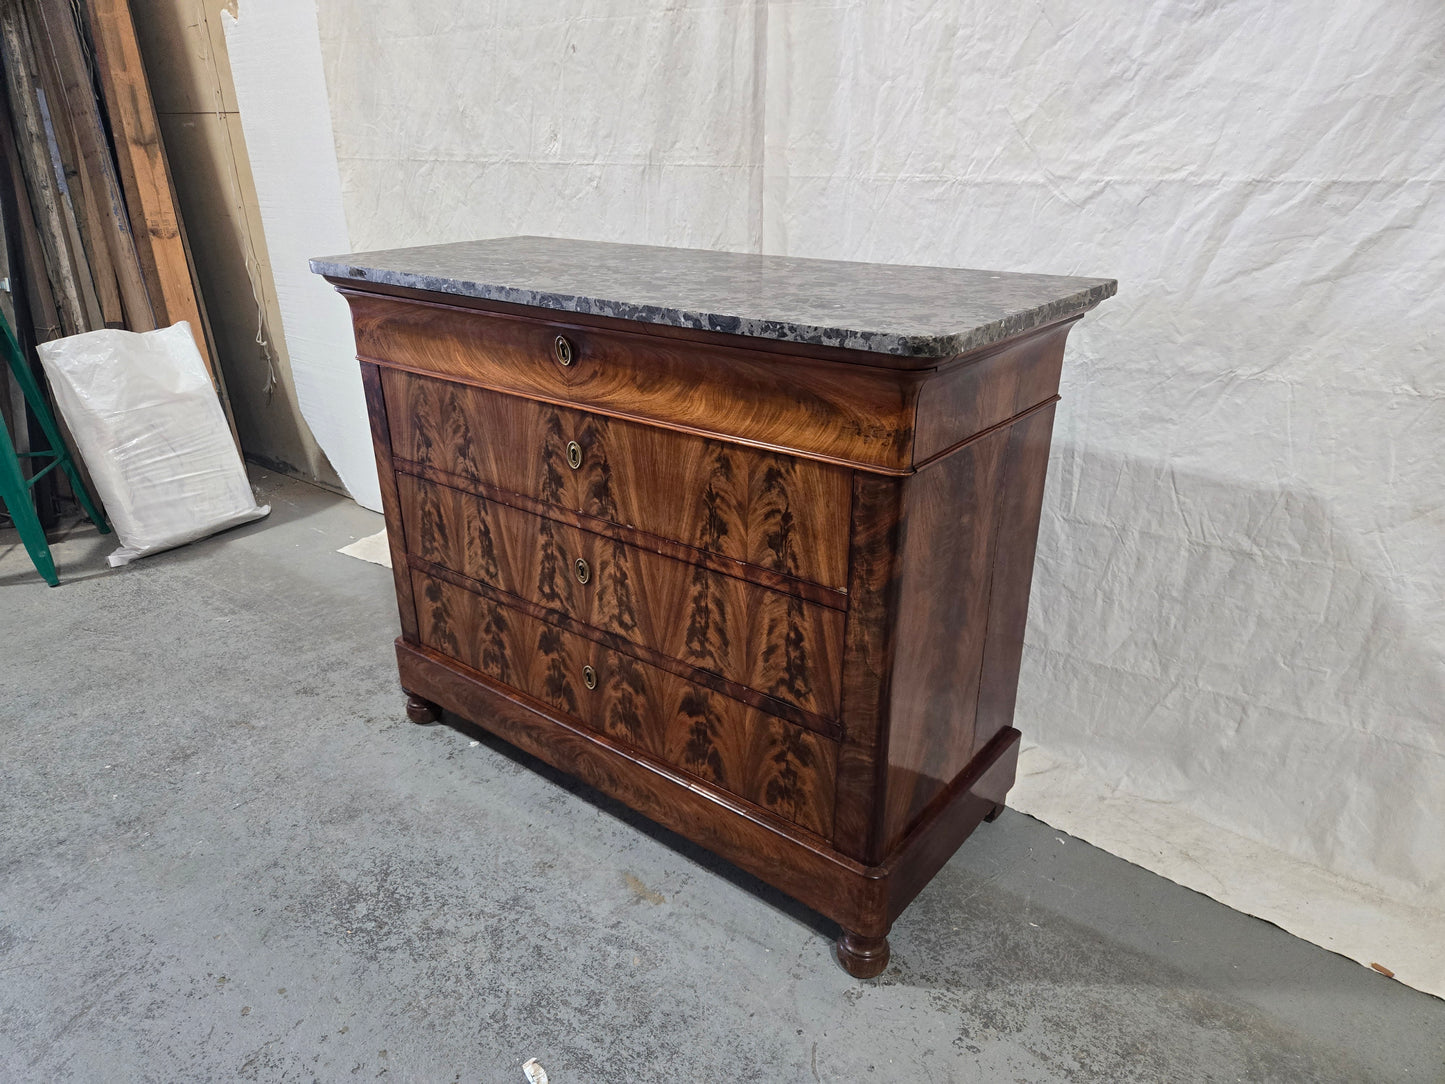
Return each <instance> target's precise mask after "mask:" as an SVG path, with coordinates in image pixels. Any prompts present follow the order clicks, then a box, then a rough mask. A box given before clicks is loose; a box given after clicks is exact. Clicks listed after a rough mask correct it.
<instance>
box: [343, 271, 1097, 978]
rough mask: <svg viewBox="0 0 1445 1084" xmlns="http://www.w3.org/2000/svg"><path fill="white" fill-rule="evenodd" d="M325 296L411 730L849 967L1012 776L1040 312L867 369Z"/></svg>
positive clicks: (1039, 474) (1038, 493)
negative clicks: (714, 868)
mask: <svg viewBox="0 0 1445 1084" xmlns="http://www.w3.org/2000/svg"><path fill="white" fill-rule="evenodd" d="M343 286H344V289H343V292H344V293H346V294H347V295H348V300H349V301H350V302H351V305H352V310H353V314H354V316H355V319H356V327H357V336H358V349H359V353H360V354H361V356H362V373H363V384H364V387H365V389H366V392H367V402H368V407H369V409H370V411H371V414H372V427H373V429H372V431H373V437H374V440H375V442H376V450H377V463H378V469H379V470H380V471H381V474H382V499H383V505H384V508H385V512H386V516H387V525H388V530H389V534H390V539H391V545H392V555H393V564H394V566H395V571H396V583H397V599H398V606H399V609H400V610H401V615H402V637H401V639H400V640H399V641H398V644H397V651H398V659H399V664H400V669H401V677H402V684H403V686H404V687H405V688H406V689H407V690H410V695H411V697H412V700H411V702H409V703H411V704H415V705H416V707H415V713H416V715H420V716H426V715H427V714H428V712H430V711H434V710H435V707H436V706H439V707H441V708H445V709H447V710H449V711H452V712H455V713H457V714H458V715H460V716H462V717H464V718H467V719H470V720H472V721H474V722H476V723H477V724H479V725H481V726H483V727H485V728H487V729H488V730H491V731H492V732H494V733H496V734H498V735H500V736H501V737H503V738H505V739H506V740H508V741H510V742H513V743H514V744H516V745H518V746H519V747H521V748H523V749H525V750H526V751H528V752H530V753H532V754H534V755H536V756H538V757H540V758H542V759H543V760H545V761H547V762H548V763H550V764H552V765H554V766H556V767H558V768H560V769H562V770H564V771H567V772H569V773H572V774H574V775H576V776H578V777H579V778H581V779H583V780H584V781H586V782H587V783H589V784H591V785H592V786H595V787H598V788H599V789H601V790H603V791H605V792H606V793H608V794H611V795H613V796H614V797H617V798H619V799H621V800H622V801H624V802H626V803H627V804H628V805H630V806H632V807H633V808H634V809H637V810H639V811H641V812H642V813H644V814H646V815H647V816H649V817H651V818H653V819H654V820H656V821H658V822H659V823H662V824H664V825H666V826H668V827H670V828H672V829H674V830H676V831H678V832H681V833H682V834H684V835H686V836H687V837H689V838H691V839H693V840H695V841H697V842H698V843H700V844H702V845H703V846H706V847H708V848H710V849H712V850H714V851H716V852H717V853H719V854H721V855H723V856H725V857H726V858H728V859H729V860H730V861H733V862H735V863H737V864H738V865H739V866H741V867H742V868H744V869H746V870H748V871H749V872H751V873H753V874H754V875H756V876H758V877H761V878H763V879H764V880H766V881H768V882H769V883H771V884H774V885H776V886H777V887H779V888H780V889H782V890H783V891H785V892H788V893H789V894H791V895H793V896H795V897H796V898H798V899H799V900H801V901H803V902H804V903H806V904H807V905H808V906H810V907H813V908H815V909H817V910H818V911H820V912H821V913H823V914H825V915H827V916H829V917H830V918H833V919H834V920H835V921H837V922H838V923H839V924H840V926H841V928H842V932H841V935H840V937H839V940H838V944H837V947H836V952H837V956H838V959H839V961H840V963H841V964H842V966H844V967H845V968H847V969H848V970H849V972H850V973H852V974H854V975H857V976H859V977H864V978H866V977H871V976H874V975H877V974H879V973H881V972H882V971H883V970H884V969H885V968H886V967H887V965H888V959H889V948H888V942H887V935H888V930H889V927H890V926H891V924H892V922H893V921H894V919H895V918H897V916H898V915H899V914H900V913H901V912H902V911H903V909H904V908H905V907H906V906H907V905H908V903H909V901H910V900H912V899H913V897H914V896H915V895H916V894H917V893H918V892H919V891H920V890H921V889H922V888H923V887H924V885H926V884H927V883H928V881H929V879H930V878H931V877H932V876H933V875H934V874H935V873H936V872H937V871H938V870H939V869H940V868H941V867H942V865H943V864H944V863H945V862H947V861H948V859H949V857H950V856H951V855H952V854H953V853H954V851H955V850H956V849H957V848H958V847H959V846H960V845H961V844H962V843H963V841H964V840H965V839H966V838H967V836H968V835H969V834H970V833H971V832H972V831H973V830H974V829H975V828H976V827H977V826H978V825H979V824H980V823H982V822H984V821H985V820H988V819H991V818H992V817H994V816H996V815H997V812H998V810H999V809H1000V808H1002V805H1003V802H1004V800H1005V798H1006V795H1007V792H1008V788H1009V787H1010V786H1011V785H1012V782H1013V778H1014V773H1015V770H1016V764H1017V757H1018V738H1019V735H1018V732H1017V731H1016V730H1014V729H1013V727H1012V716H1013V706H1014V697H1015V693H1016V688H1017V682H1018V672H1019V664H1020V658H1021V651H1022V642H1023V631H1024V625H1025V621H1026V618H1027V612H1028V600H1029V587H1030V580H1031V578H1032V570H1033V552H1034V544H1035V539H1036V536H1037V532H1038V522H1039V510H1040V506H1041V503H1042V499H1043V483H1044V477H1045V470H1046V467H1047V460H1048V450H1049V435H1050V431H1051V427H1052V422H1053V404H1054V402H1055V401H1056V399H1057V393H1058V379H1059V370H1060V364H1061V361H1062V357H1063V348H1064V339H1065V336H1066V335H1067V332H1068V329H1069V326H1070V323H1071V321H1064V322H1060V323H1059V324H1056V325H1053V326H1051V327H1046V328H1043V329H1040V330H1038V331H1035V332H1033V333H1030V334H1029V335H1026V336H1020V337H1018V338H1016V339H1014V340H1011V341H1008V342H1005V343H1002V344H999V345H997V346H995V347H991V348H989V349H987V350H981V351H979V352H977V353H975V354H971V355H966V356H962V357H957V358H948V359H941V360H939V359H934V360H933V361H932V362H931V363H930V364H929V365H927V366H924V365H920V364H919V362H918V361H917V359H912V360H908V361H906V362H905V361H899V362H898V363H897V365H896V367H891V368H890V367H889V366H888V365H882V366H880V365H878V364H876V363H875V359H870V358H867V357H861V356H858V355H855V354H853V353H850V352H848V351H840V350H837V349H834V348H821V347H818V348H814V347H807V346H803V345H800V344H779V343H775V342H767V341H763V340H758V341H756V342H754V341H753V340H743V341H741V342H739V340H737V338H736V337H731V341H728V342H723V341H720V339H722V338H727V337H723V336H718V335H715V334H711V333H705V332H690V331H687V330H686V329H679V328H666V329H663V328H657V327H647V328H643V327H638V328H636V329H635V330H630V329H629V328H628V327H627V326H626V325H625V322H623V321H617V320H603V319H593V318H587V317H578V316H575V315H574V314H566V319H565V320H561V319H558V317H559V315H561V314H557V313H548V312H544V311H541V310H528V309H524V308H521V307H519V306H505V305H497V304H494V303H472V302H467V301H460V300H457V299H448V298H443V297H440V296H437V295H419V294H417V293H416V292H415V291H405V290H395V289H382V288H379V287H373V286H371V285H369V284H368V285H366V286H364V287H358V286H357V285H356V284H343ZM558 336H561V337H562V339H563V340H565V345H563V344H559V341H558ZM569 456H570V457H569ZM411 710H412V709H411V708H410V707H409V711H411ZM416 715H414V716H413V717H416Z"/></svg>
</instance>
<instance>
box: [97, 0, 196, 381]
mask: <svg viewBox="0 0 1445 1084" xmlns="http://www.w3.org/2000/svg"><path fill="white" fill-rule="evenodd" d="M86 6H87V8H88V10H89V13H90V30H91V39H92V41H93V42H94V44H95V52H96V61H97V65H98V68H99V72H100V83H101V88H102V90H103V91H104V93H105V104H106V111H107V114H108V116H109V118H110V125H111V132H112V134H113V136H114V143H115V152H116V161H117V162H118V163H119V166H120V178H121V183H122V187H123V188H124V191H125V195H126V206H127V207H128V208H129V209H130V212H131V220H132V224H133V225H134V227H135V232H134V237H135V240H136V252H137V254H138V255H139V257H140V262H141V267H142V269H143V271H144V272H145V276H146V280H147V283H148V285H149V287H150V289H149V291H148V292H149V293H150V296H151V308H152V311H153V313H154V315H155V317H156V321H157V323H160V324H171V323H174V322H175V321H177V320H185V321H187V322H188V323H189V324H190V325H191V334H192V335H193V336H194V337H195V340H196V347H197V348H198V349H199V350H200V351H201V357H202V359H203V360H204V361H205V363H206V369H207V371H209V372H210V374H211V380H212V383H214V384H215V386H216V388H217V391H218V393H219V392H220V390H221V387H222V384H221V377H220V373H219V370H218V369H217V367H216V364H215V359H214V358H213V357H212V355H211V351H210V347H209V344H208V343H207V336H206V329H205V325H204V323H203V321H202V316H201V310H200V305H199V304H198V302H197V298H196V291H195V287H194V284H193V282H192V279H191V268H190V264H189V262H188V260H187V259H186V249H185V242H184V240H183V238H182V236H181V227H180V221H179V218H178V216H177V214H176V204H175V196H174V194H173V192H172V189H171V179H170V173H169V171H168V169H167V168H166V161H165V156H164V153H163V151H162V148H161V137H160V126H159V123H158V121H157V120H156V113H155V107H154V106H153V104H152V102H151V96H150V87H149V84H148V83H147V82H146V75H145V69H144V67H143V66H142V64H141V57H140V49H139V48H138V46H137V44H136V37H135V25H134V24H133V23H132V21H131V14H130V7H129V5H128V4H127V3H126V2H125V0H88V3H87V5H86ZM223 402H224V397H223Z"/></svg>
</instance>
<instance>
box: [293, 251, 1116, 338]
mask: <svg viewBox="0 0 1445 1084" xmlns="http://www.w3.org/2000/svg"><path fill="white" fill-rule="evenodd" d="M311 270H312V271H314V272H316V273H317V274H320V275H327V276H329V277H331V278H335V279H346V280H351V281H357V282H363V283H367V282H370V283H385V284H387V285H391V286H404V287H410V288H412V289H415V290H427V291H432V292H435V293H443V294H458V295H462V296H465V297H477V298H484V299H486V300H489V301H503V302H510V303H511V304H514V305H532V306H537V307H540V308H544V309H556V310H558V311H560V312H576V313H588V314H591V315H595V316H611V317H616V318H620V319H623V320H638V321H642V322H644V323H649V324H665V325H670V326H673V327H688V328H700V329H704V330H707V331H718V332H724V333H728V334H733V335H751V336H760V337H763V338H768V339H778V340H784V341H788V342H799V343H813V344H817V345H821V346H838V347H844V348H847V349H850V350H868V351H873V352H875V353H879V354H892V355H898V356H902V357H948V356H951V355H954V354H961V353H964V352H965V351H969V350H976V349H978V348H979V347H983V346H988V345H990V344H992V343H996V342H1001V341H1002V340H1004V339H1008V338H1012V337H1013V336H1015V335H1019V334H1021V333H1023V332H1026V331H1031V330H1033V329H1034V328H1036V327H1042V326H1043V325H1045V324H1050V323H1053V322H1055V321H1057V320H1060V319H1063V318H1065V317H1069V316H1073V315H1076V314H1078V313H1081V312H1084V311H1086V310H1088V309H1091V308H1093V307H1094V306H1095V305H1097V304H1098V303H1099V302H1100V301H1103V300H1104V299H1105V298H1106V297H1111V296H1112V295H1113V294H1114V291H1115V290H1116V289H1117V288H1118V283H1117V282H1115V280H1113V279H1094V278H1073V277H1065V276H1061V275H1025V274H1013V273H1009V272H1003V271H971V270H966V269H963V268H949V267H913V266H907V265H901V264H874V263H845V262H842V261H838V260H812V259H801V258H798V257H794V256H762V255H756V254H753V253H743V252H711V251H707V250H704V249H689V248H657V247H653V246H650V245H618V244H609V243H606V242H602V241H572V240H566V239H563V238H555V237H499V238H494V239H492V240H486V241H462V242H458V243H455V244H447V245H426V246H422V247H419V248H399V249H392V250H389V251H383V252H354V253H351V254H350V255H345V256H323V257H319V258H317V259H314V260H312V261H311Z"/></svg>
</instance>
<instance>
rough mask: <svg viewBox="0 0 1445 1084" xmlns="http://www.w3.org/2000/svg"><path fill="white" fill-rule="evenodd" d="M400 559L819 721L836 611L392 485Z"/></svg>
mask: <svg viewBox="0 0 1445 1084" xmlns="http://www.w3.org/2000/svg"><path fill="white" fill-rule="evenodd" d="M397 486H398V490H399V493H400V509H401V520H402V523H403V524H404V526H405V531H406V549H407V552H409V553H412V554H415V555H416V556H418V557H420V558H422V559H424V560H426V561H429V562H433V563H435V564H438V565H442V566H443V567H445V568H449V569H452V570H453V571H456V572H460V573H462V574H463V575H465V576H469V577H472V578H474V579H477V580H480V581H482V582H484V583H487V584H491V585H493V586H495V587H497V588H499V589H500V590H502V591H505V592H507V593H509V594H512V595H517V596H520V597H522V598H524V599H527V600H529V601H531V602H534V603H536V604H537V605H539V606H543V607H546V608H547V609H549V610H554V611H557V612H559V613H561V614H565V615H567V616H569V617H573V618H576V619H577V620H579V621H581V622H583V623H585V624H587V625H589V626H592V627H595V628H598V629H602V630H605V631H608V632H613V633H616V634H617V635H619V636H622V637H624V638H625V639H627V640H630V641H633V642H635V643H637V644H641V645H643V646H645V647H650V648H652V649H654V650H655V651H658V652H660V653H662V654H664V655H667V656H669V657H671V658H674V659H678V660H680V661H682V662H685V663H688V664H689V665H691V666H696V667H699V668H701V669H704V670H710V671H712V672H714V673H716V674H718V675H720V676H722V677H725V678H728V679H730V680H732V681H734V682H737V683H738V684H741V685H746V686H748V687H750V688H752V689H754V690H756V691H758V692H761V693H765V694H767V695H768V696H772V697H776V698H778V699H780V700H784V701H787V702H788V703H791V704H794V705H796V706H798V707H800V708H802V709H804V710H805V711H808V712H811V713H813V714H816V715H820V716H823V717H825V718H828V719H836V718H837V715H838V699H839V692H838V685H839V679H840V667H841V664H842V657H843V650H842V646H843V645H842V640H843V614H842V612H840V611H838V610H835V609H831V608H829V607H826V606H821V605H818V604H816V603H811V602H805V601H804V600H803V599H800V598H797V597H795V596H793V595H788V594H784V593H782V592H780V591H771V590H768V589H767V588H765V587H760V586H758V585H756V584H752V583H749V582H747V581H746V580H741V579H737V578H734V577H732V576H725V575H723V574H721V573H719V572H714V571H712V570H710V569H707V568H705V567H702V566H700V565H690V564H687V563H685V562H683V561H679V560H676V559H674V558H672V557H666V556H662V555H660V554H655V553H650V552H648V551H647V550H645V549H641V548H638V547H634V546H629V545H627V544H626V543H624V542H621V541H619V540H617V539H612V538H607V537H605V536H603V535H598V534H593V533H591V532H590V531H584V530H581V529H580V528H576V527H572V526H570V525H568V524H565V523H559V522H557V521H556V520H552V519H547V518H545V517H543V516H538V515H534V514H532V513H530V512H524V511H521V510H520V509H516V508H512V507H510V506H508V505H505V504H500V503H495V502H492V501H487V500H484V499H481V498H478V497H476V496H474V495H472V494H470V493H466V492H463V491H461V490H457V489H452V488H450V487H448V486H443V485H437V484H434V483H431V482H428V481H425V480H423V479H419V478H414V477H411V476H409V475H405V474H402V475H398V476H397Z"/></svg>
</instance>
